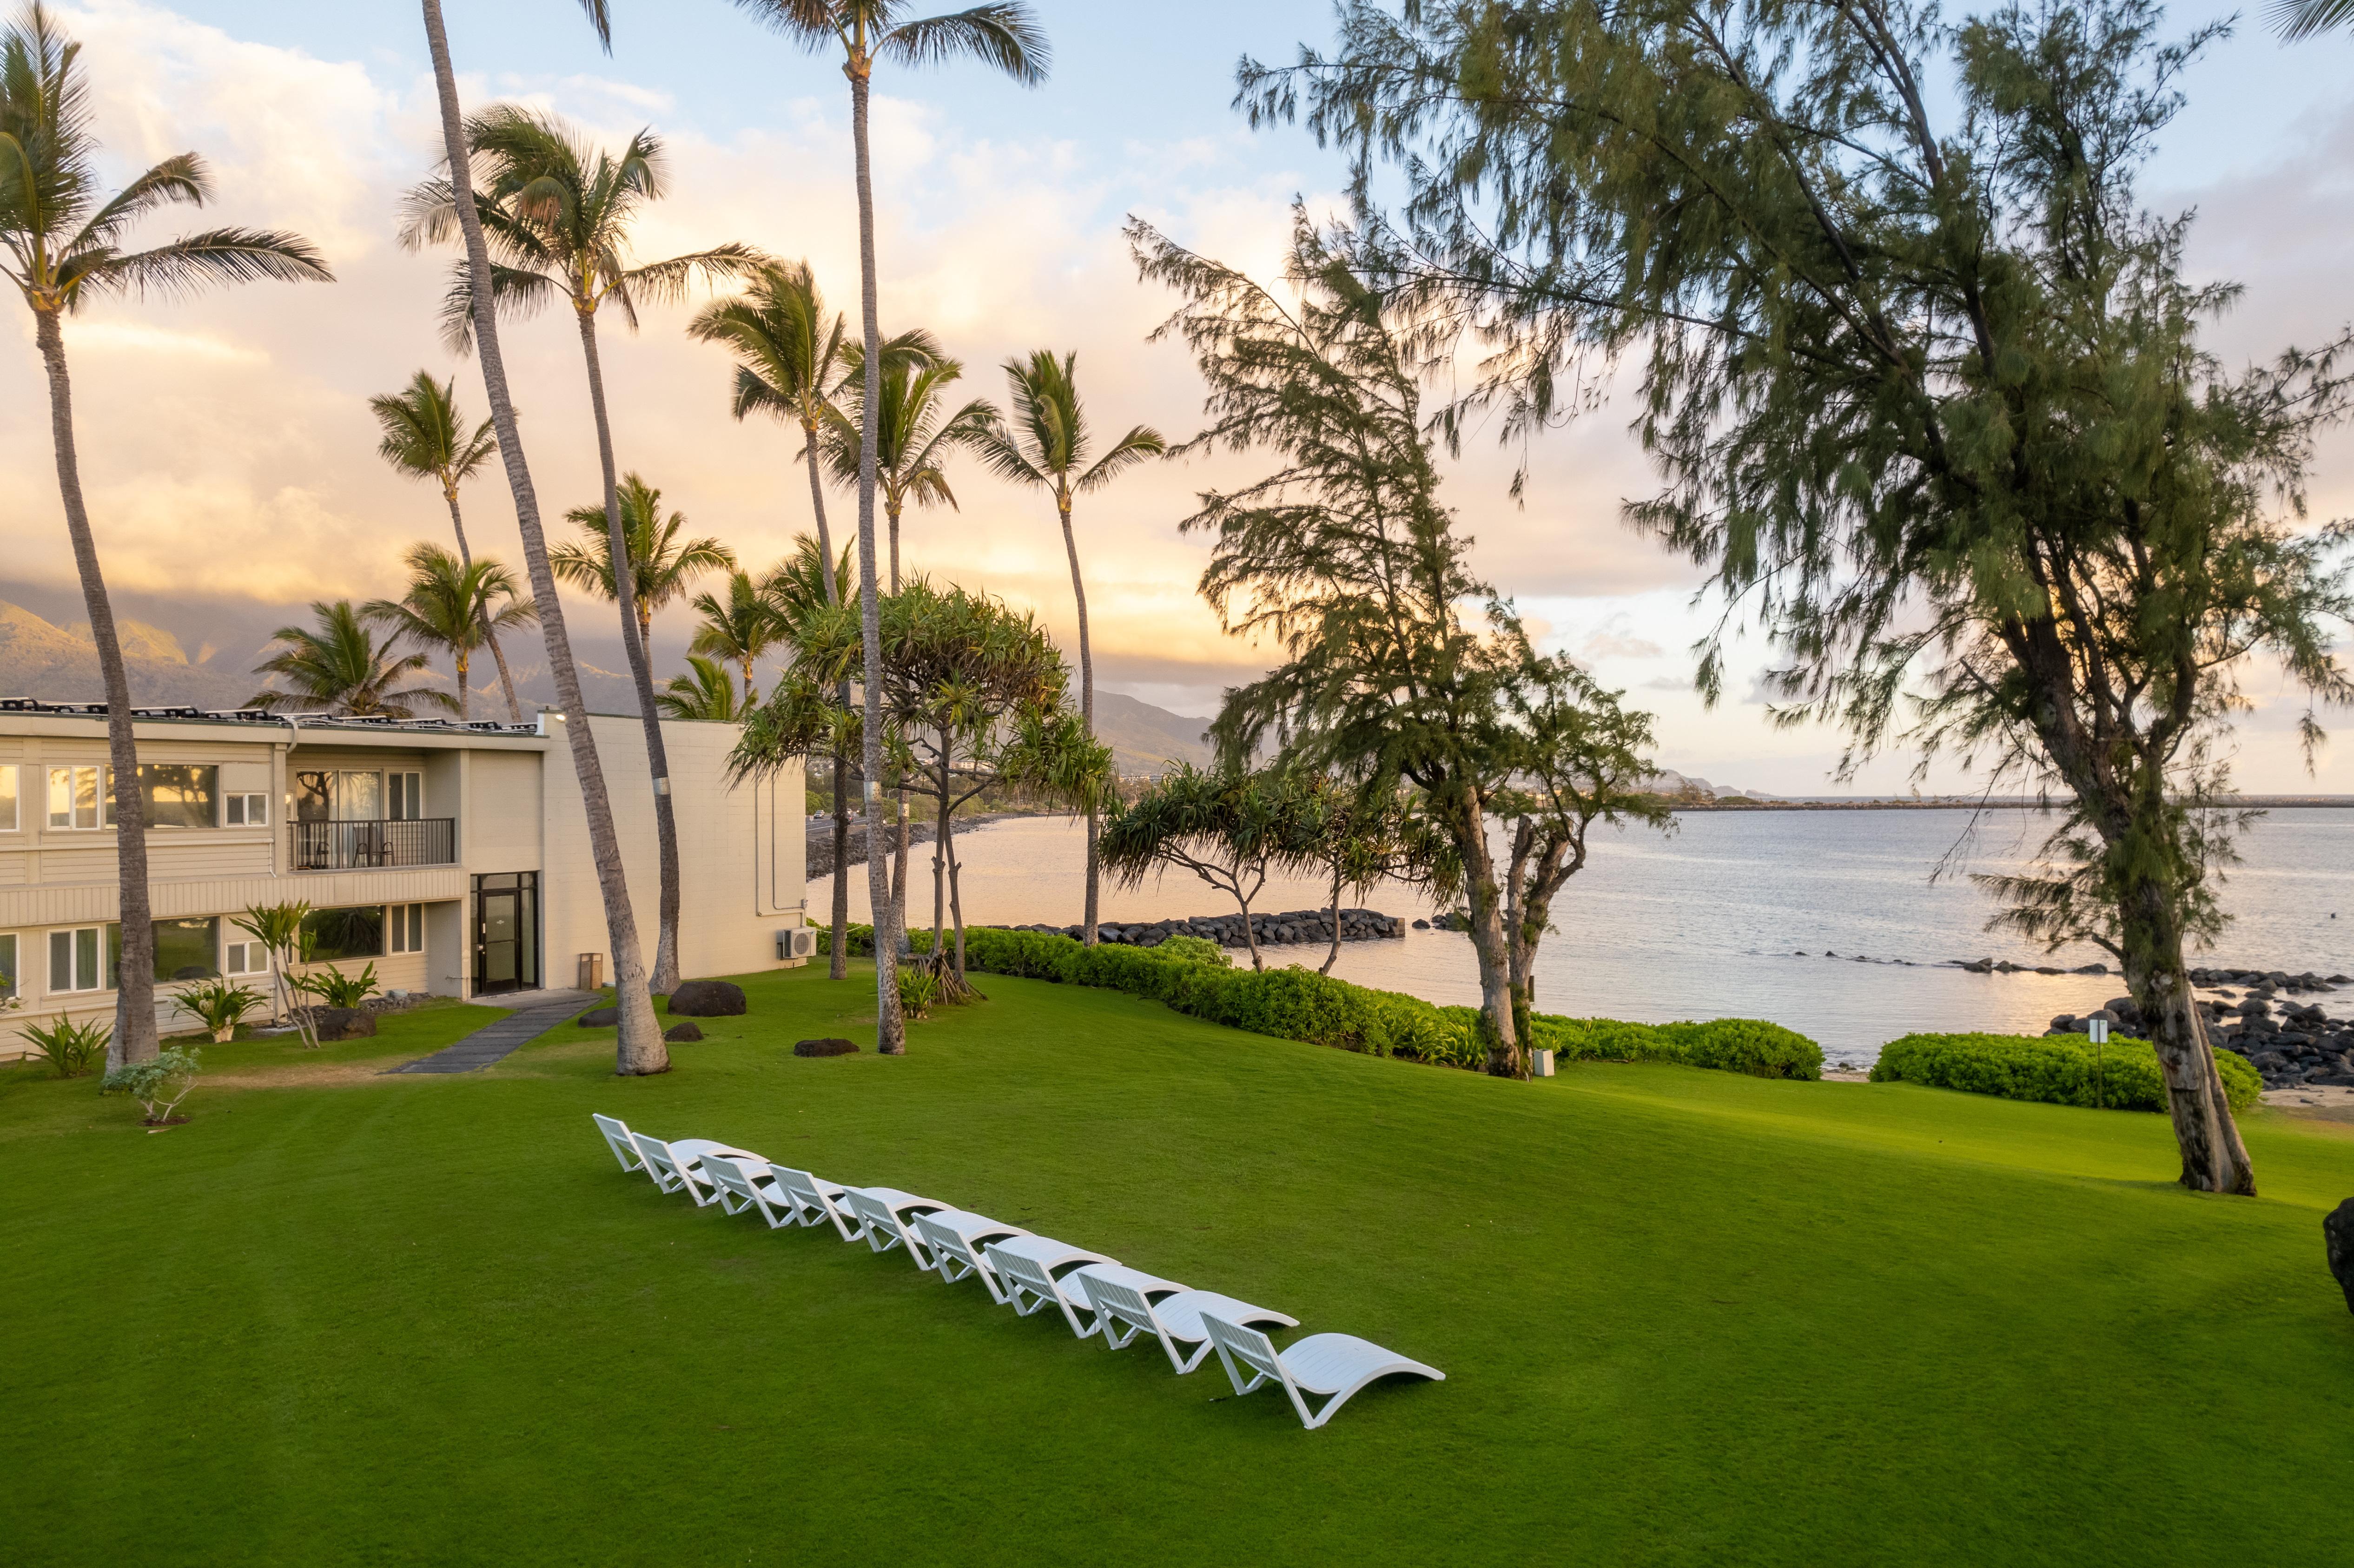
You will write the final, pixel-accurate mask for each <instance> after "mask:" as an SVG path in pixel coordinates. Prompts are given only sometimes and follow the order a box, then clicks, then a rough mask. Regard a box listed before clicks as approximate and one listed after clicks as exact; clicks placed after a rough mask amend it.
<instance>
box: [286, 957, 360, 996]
mask: <svg viewBox="0 0 2354 1568" xmlns="http://www.w3.org/2000/svg"><path fill="white" fill-rule="evenodd" d="M294 983H295V985H297V986H298V987H300V988H301V989H302V990H303V991H307V992H308V993H310V994H311V995H313V996H315V997H317V998H318V999H319V1005H320V1006H322V1007H357V1006H359V1005H360V1003H362V1002H364V1001H366V1000H367V999H368V998H370V997H372V996H374V995H375V994H376V965H375V964H374V963H373V962H371V963H370V964H369V965H368V967H367V968H366V969H362V970H361V971H360V972H359V973H357V974H355V975H347V974H345V973H344V971H343V970H341V969H337V968H335V967H334V965H333V964H330V965H328V966H327V967H326V968H325V969H323V970H320V971H319V972H317V973H315V974H307V975H303V976H302V977H301V978H299V979H298V980H295V982H294Z"/></svg>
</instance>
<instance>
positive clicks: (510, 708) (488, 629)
mask: <svg viewBox="0 0 2354 1568" xmlns="http://www.w3.org/2000/svg"><path fill="white" fill-rule="evenodd" d="M441 498H442V499H443V500H444V501H447V502H448V503H450V531H451V533H453V534H455V535H458V564H459V565H460V566H461V567H465V568H466V570H468V571H469V572H471V571H472V570H473V569H474V552H473V551H472V550H470V549H468V548H467V547H466V519H465V515H464V514H462V513H461V512H460V511H459V510H458V487H457V486H456V485H454V484H445V485H443V486H442V487H441ZM482 641H484V642H487V643H489V644H490V647H491V662H493V664H496V665H497V666H498V667H499V690H500V692H501V693H503V694H504V695H505V697H506V699H507V719H508V721H509V722H510V723H513V724H521V723H523V705H522V704H521V703H519V702H517V701H515V689H514V676H513V675H511V674H509V673H507V656H506V653H505V652H504V650H503V649H501V648H500V647H499V629H498V628H497V627H495V626H493V625H492V624H491V612H490V609H489V608H488V607H487V606H485V607H484V608H483V609H482Z"/></svg>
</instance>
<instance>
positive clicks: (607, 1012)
mask: <svg viewBox="0 0 2354 1568" xmlns="http://www.w3.org/2000/svg"><path fill="white" fill-rule="evenodd" d="M579 1022H580V1027H581V1028H583V1029H611V1028H613V1027H615V1026H616V1025H618V1024H619V1023H620V1022H621V1010H620V1008H618V1007H592V1008H590V1009H589V1010H588V1012H584V1013H582V1014H581V1015H580V1020H579Z"/></svg>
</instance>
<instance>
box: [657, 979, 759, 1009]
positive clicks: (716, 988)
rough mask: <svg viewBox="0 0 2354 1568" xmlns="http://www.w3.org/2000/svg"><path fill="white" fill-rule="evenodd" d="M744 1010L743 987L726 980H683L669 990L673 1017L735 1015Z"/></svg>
mask: <svg viewBox="0 0 2354 1568" xmlns="http://www.w3.org/2000/svg"><path fill="white" fill-rule="evenodd" d="M743 1012H744V988H743V987H742V986H740V985H732V984H730V983H729V982H727V981H726V980H682V981H681V982H680V983H679V988H678V989H677V990H676V991H673V992H671V993H670V1015H671V1016H672V1017H673V1018H736V1017H739V1016H741V1015H742V1013H743Z"/></svg>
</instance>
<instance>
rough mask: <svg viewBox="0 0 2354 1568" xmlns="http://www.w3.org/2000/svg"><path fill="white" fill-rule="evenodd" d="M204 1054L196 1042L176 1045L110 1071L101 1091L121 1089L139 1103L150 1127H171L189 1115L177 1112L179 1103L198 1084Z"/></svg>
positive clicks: (109, 1092) (202, 1069) (102, 1083)
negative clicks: (143, 1059) (146, 1058)
mask: <svg viewBox="0 0 2354 1568" xmlns="http://www.w3.org/2000/svg"><path fill="white" fill-rule="evenodd" d="M203 1055H204V1053H203V1052H201V1051H199V1050H198V1049H197V1048H196V1046H194V1045H175V1046H173V1047H172V1048H171V1049H169V1050H167V1051H164V1052H161V1053H159V1054H156V1055H155V1056H153V1057H151V1058H149V1059H148V1060H147V1061H144V1062H134V1063H133V1064H131V1065H128V1066H122V1067H116V1068H113V1069H111V1070H110V1071H109V1072H108V1073H107V1075H106V1077H105V1079H104V1080H103V1081H102V1082H101V1084H100V1085H99V1088H100V1091H101V1093H107V1094H111V1093H114V1092H116V1091H118V1090H119V1091H121V1092H122V1093H123V1094H127V1095H129V1096H130V1097H132V1098H133V1099H134V1100H137V1101H138V1102H139V1108H140V1110H141V1111H143V1112H144V1113H145V1114H144V1116H143V1118H142V1119H143V1122H144V1123H145V1125H146V1126H148V1127H169V1126H171V1125H172V1124H173V1123H174V1122H175V1121H185V1120H186V1119H187V1118H186V1117H182V1116H178V1115H175V1112H177V1111H178V1110H179V1108H180V1102H181V1101H182V1100H185V1099H186V1098H187V1097H188V1092H189V1091H190V1090H192V1089H194V1088H195V1087H196V1075H198V1074H199V1073H201V1072H203V1071H204V1062H203Z"/></svg>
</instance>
